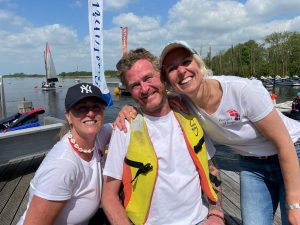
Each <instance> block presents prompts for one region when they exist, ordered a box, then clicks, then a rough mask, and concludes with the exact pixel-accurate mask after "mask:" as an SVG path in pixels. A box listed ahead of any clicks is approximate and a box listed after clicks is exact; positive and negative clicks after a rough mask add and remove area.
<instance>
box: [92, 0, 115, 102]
mask: <svg viewBox="0 0 300 225" xmlns="http://www.w3.org/2000/svg"><path fill="white" fill-rule="evenodd" d="M88 4H89V5H88V14H89V32H90V46H91V61H92V76H93V84H94V85H96V86H98V87H99V88H100V90H101V92H102V93H103V94H104V97H105V100H106V101H107V103H108V105H109V106H111V105H112V104H113V102H112V97H111V95H110V93H109V89H108V87H107V84H106V80H105V76H104V67H103V0H89V1H88Z"/></svg>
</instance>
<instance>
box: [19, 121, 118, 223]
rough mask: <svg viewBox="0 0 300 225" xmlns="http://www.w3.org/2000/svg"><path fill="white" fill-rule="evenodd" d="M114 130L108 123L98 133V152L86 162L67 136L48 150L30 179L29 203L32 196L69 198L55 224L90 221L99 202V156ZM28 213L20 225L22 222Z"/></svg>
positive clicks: (60, 199)
mask: <svg viewBox="0 0 300 225" xmlns="http://www.w3.org/2000/svg"><path fill="white" fill-rule="evenodd" d="M111 132H112V127H111V125H110V124H105V125H104V126H103V128H102V129H101V131H100V132H99V133H98V135H97V141H96V144H95V151H94V154H93V157H92V159H91V160H90V161H89V162H87V161H85V160H83V159H81V158H80V157H79V156H78V155H77V153H76V152H75V151H74V149H73V148H72V147H71V145H70V143H69V139H68V137H67V135H65V136H64V137H63V138H62V139H61V140H60V141H59V142H57V143H56V144H55V145H54V147H53V148H52V149H51V151H49V153H48V154H47V156H46V157H45V159H44V160H43V162H42V164H41V165H40V167H39V169H38V170H37V171H36V173H35V176H34V178H33V179H32V180H31V182H30V189H29V202H28V205H27V209H28V206H29V204H30V201H31V199H32V197H33V195H35V196H38V197H41V198H44V199H47V200H53V201H64V200H68V201H67V203H66V205H65V206H64V208H63V209H62V211H61V212H60V213H59V215H58V217H57V219H56V221H55V223H54V224H57V225H61V224H69V225H71V224H76V225H84V224H88V222H89V220H90V218H91V217H92V216H93V215H94V214H95V213H96V211H97V210H98V208H99V205H100V198H101V190H102V175H101V165H100V156H99V154H98V152H99V151H100V150H101V151H102V150H103V149H104V148H105V147H106V145H107V143H108V142H109V138H110V135H111ZM26 212H27V210H26V211H25V213H24V214H23V216H22V217H21V219H20V221H19V222H18V225H21V224H23V222H24V219H25V216H26Z"/></svg>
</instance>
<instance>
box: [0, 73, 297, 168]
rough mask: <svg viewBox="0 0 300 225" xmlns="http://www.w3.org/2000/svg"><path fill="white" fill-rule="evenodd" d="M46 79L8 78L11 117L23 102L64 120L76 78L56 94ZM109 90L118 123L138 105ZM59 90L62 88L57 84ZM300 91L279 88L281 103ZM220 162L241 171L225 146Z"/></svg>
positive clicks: (113, 83)
mask: <svg viewBox="0 0 300 225" xmlns="http://www.w3.org/2000/svg"><path fill="white" fill-rule="evenodd" d="M80 80H81V82H89V83H91V82H92V78H80ZM43 81H44V78H4V79H3V83H4V94H5V102H6V114H7V116H10V115H14V114H15V113H17V110H18V109H17V105H18V103H19V102H21V101H23V100H24V98H25V99H26V100H27V101H31V102H32V103H33V107H34V108H44V109H45V113H44V114H43V115H42V116H53V117H56V118H60V119H64V98H65V95H66V92H67V89H68V88H69V87H70V86H72V85H74V84H76V83H75V79H74V78H65V79H64V82H63V86H62V87H57V88H56V90H54V91H43V90H42V89H41V84H42V82H43ZM107 82H108V83H109V84H108V87H109V89H110V91H111V94H112V96H113V102H114V104H113V106H111V107H109V108H108V109H106V111H105V122H112V121H114V119H115V117H116V116H117V114H118V112H119V110H120V109H121V107H122V106H123V105H125V104H127V103H134V101H133V99H132V98H131V97H130V96H121V97H119V96H115V95H114V92H113V90H114V88H115V87H117V85H118V82H119V80H118V79H117V78H108V79H107ZM57 86H58V84H57ZM299 91H300V87H293V88H292V87H279V86H277V87H276V88H275V93H276V94H277V95H278V99H277V102H278V103H280V102H283V101H289V100H292V99H293V97H294V96H295V95H296V94H297V92H299ZM217 149H222V151H217V153H216V155H217V160H218V163H219V166H220V168H221V169H228V170H236V169H237V168H238V162H237V158H238V155H237V154H235V153H234V152H232V151H231V150H230V149H229V148H227V147H225V146H217Z"/></svg>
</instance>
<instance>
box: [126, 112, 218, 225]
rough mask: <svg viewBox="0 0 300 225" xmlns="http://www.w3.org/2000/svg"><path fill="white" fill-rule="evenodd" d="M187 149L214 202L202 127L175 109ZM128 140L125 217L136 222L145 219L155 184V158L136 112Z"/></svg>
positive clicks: (144, 128)
mask: <svg viewBox="0 0 300 225" xmlns="http://www.w3.org/2000/svg"><path fill="white" fill-rule="evenodd" d="M174 113H175V117H176V119H177V120H178V122H179V124H180V126H181V129H182V131H183V134H184V139H185V142H186V145H187V148H188V151H189V153H190V155H191V157H192V160H193V161H194V163H195V166H196V168H197V171H198V173H199V177H200V183H201V187H202V190H203V191H204V193H205V194H206V196H207V197H208V198H209V199H210V200H211V201H213V202H216V201H217V195H216V193H215V191H214V190H213V188H212V184H211V182H210V180H209V170H208V158H207V152H206V147H205V143H204V136H203V130H202V128H201V126H200V125H199V123H198V121H197V119H196V118H194V117H192V116H189V115H183V114H180V113H177V112H174ZM130 130H131V133H130V143H129V145H128V149H127V154H126V157H125V160H124V164H123V178H122V182H123V186H124V189H123V191H124V201H123V204H124V208H125V210H126V214H127V216H128V218H129V219H130V220H131V221H132V222H133V223H134V224H136V225H140V224H144V223H145V222H146V220H147V217H148V213H149V208H150V205H151V200H152V194H153V190H154V187H155V183H156V177H157V170H158V161H157V156H156V153H155V150H154V147H153V145H152V142H151V140H150V137H149V134H148V131H147V125H146V122H145V121H144V118H143V117H142V116H141V115H138V116H137V117H136V118H135V120H134V121H133V122H132V123H131V125H130Z"/></svg>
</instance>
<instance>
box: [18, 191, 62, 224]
mask: <svg viewBox="0 0 300 225" xmlns="http://www.w3.org/2000/svg"><path fill="white" fill-rule="evenodd" d="M66 203H67V201H49V200H46V199H44V198H41V197H38V196H36V195H34V196H33V197H32V200H31V202H30V205H29V208H28V211H27V214H26V217H25V221H24V225H40V224H43V225H52V224H54V222H55V219H56V218H57V216H58V214H59V212H60V211H61V210H62V209H63V207H64V206H65V204H66Z"/></svg>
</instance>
